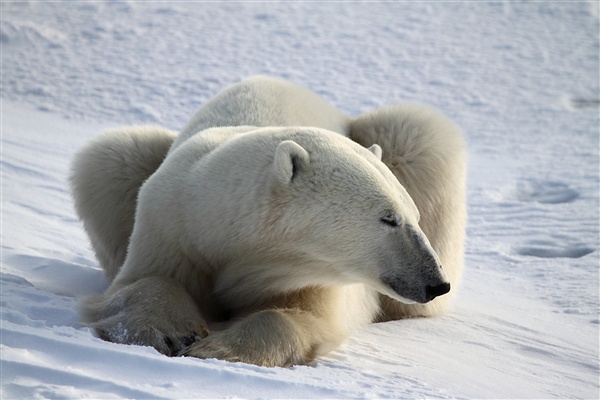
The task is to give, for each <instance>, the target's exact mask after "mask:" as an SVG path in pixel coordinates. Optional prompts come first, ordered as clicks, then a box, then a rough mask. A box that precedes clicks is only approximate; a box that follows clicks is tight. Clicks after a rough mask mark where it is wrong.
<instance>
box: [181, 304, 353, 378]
mask: <svg viewBox="0 0 600 400" xmlns="http://www.w3.org/2000/svg"><path fill="white" fill-rule="evenodd" d="M330 325H331V324H328V323H327V322H326V321H325V320H324V319H323V318H319V317H317V316H315V315H313V314H312V313H310V312H308V311H303V310H299V309H271V310H264V311H260V312H257V313H255V314H252V315H250V316H248V317H246V318H244V319H242V320H240V321H238V322H236V323H235V324H233V325H232V326H231V327H230V328H229V329H226V330H224V331H222V332H217V333H213V334H211V335H210V336H208V337H206V338H204V339H202V340H200V341H198V342H195V343H193V344H192V345H191V346H190V347H189V348H187V349H186V350H184V351H183V352H181V354H180V355H183V356H190V357H198V358H217V359H220V360H226V361H233V362H244V363H248V364H255V365H259V366H264V367H287V366H291V365H296V364H307V363H309V362H311V361H312V360H314V359H315V358H316V357H317V356H319V355H321V354H324V353H326V352H328V351H329V350H331V349H332V348H333V347H335V346H337V345H339V343H340V342H341V341H342V340H343V339H344V335H343V334H336V333H335V332H336V329H333V328H332V327H331V326H330Z"/></svg>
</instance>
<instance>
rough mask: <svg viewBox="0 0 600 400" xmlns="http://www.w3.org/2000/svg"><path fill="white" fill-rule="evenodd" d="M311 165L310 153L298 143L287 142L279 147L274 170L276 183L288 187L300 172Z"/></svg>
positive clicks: (276, 152)
mask: <svg viewBox="0 0 600 400" xmlns="http://www.w3.org/2000/svg"><path fill="white" fill-rule="evenodd" d="M309 163H310V158H309V156H308V152H307V151H306V150H304V149H303V148H302V146H300V145H299V144H298V143H296V142H294V141H292V140H285V141H283V142H281V143H279V145H278V146H277V150H275V159H274V160H273V169H274V171H273V172H274V177H275V181H276V183H277V184H278V185H288V184H289V183H290V182H291V181H292V180H293V179H294V176H296V174H298V172H299V171H301V170H302V169H303V168H305V167H307V166H308V165H309Z"/></svg>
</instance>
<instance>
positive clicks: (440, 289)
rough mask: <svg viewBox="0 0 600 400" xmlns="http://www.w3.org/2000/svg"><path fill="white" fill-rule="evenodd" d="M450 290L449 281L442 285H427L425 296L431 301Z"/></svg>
mask: <svg viewBox="0 0 600 400" xmlns="http://www.w3.org/2000/svg"><path fill="white" fill-rule="evenodd" d="M449 291H450V284H449V283H442V284H441V285H437V286H431V285H427V287H426V288H425V298H426V299H427V301H431V300H433V299H435V298H436V297H438V296H441V295H443V294H446V293H448V292H449Z"/></svg>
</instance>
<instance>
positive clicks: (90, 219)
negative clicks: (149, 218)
mask: <svg viewBox="0 0 600 400" xmlns="http://www.w3.org/2000/svg"><path fill="white" fill-rule="evenodd" d="M176 136H177V134H176V133H175V132H172V131H169V130H167V129H165V128H161V127H157V126H133V127H126V128H120V129H113V130H109V131H107V132H104V133H103V134H102V135H99V136H98V137H97V138H95V139H94V140H92V141H91V142H90V143H88V144H87V145H86V146H85V147H84V148H83V149H81V150H80V151H79V152H78V153H77V154H76V155H75V158H74V159H73V163H72V167H71V170H72V174H71V185H72V187H73V191H72V193H73V199H74V202H75V210H76V211H77V214H78V215H79V218H80V219H81V220H82V221H83V226H84V228H85V231H86V232H87V234H88V236H89V237H90V241H91V243H92V248H93V249H94V252H95V254H96V257H97V258H98V261H100V264H101V265H102V267H103V269H104V272H105V274H106V276H107V278H108V279H109V280H112V279H114V277H115V276H116V275H117V272H118V271H119V268H121V266H122V265H123V262H125V256H126V254H127V246H128V245H129V236H131V232H132V230H133V224H134V217H135V210H136V202H137V195H138V191H139V190H140V187H141V186H142V184H143V183H144V182H145V181H146V179H148V178H149V177H150V175H152V174H153V173H154V172H155V171H156V170H157V169H158V167H159V166H160V164H162V162H163V160H164V159H165V157H166V155H167V152H168V151H169V148H170V147H171V145H172V144H173V141H174V140H175V137H176Z"/></svg>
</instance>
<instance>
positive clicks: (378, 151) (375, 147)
mask: <svg viewBox="0 0 600 400" xmlns="http://www.w3.org/2000/svg"><path fill="white" fill-rule="evenodd" d="M368 150H369V151H370V152H371V153H373V154H375V157H377V158H379V161H381V156H382V155H383V151H381V146H379V145H378V144H374V145H373V146H371V147H369V149H368Z"/></svg>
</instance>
